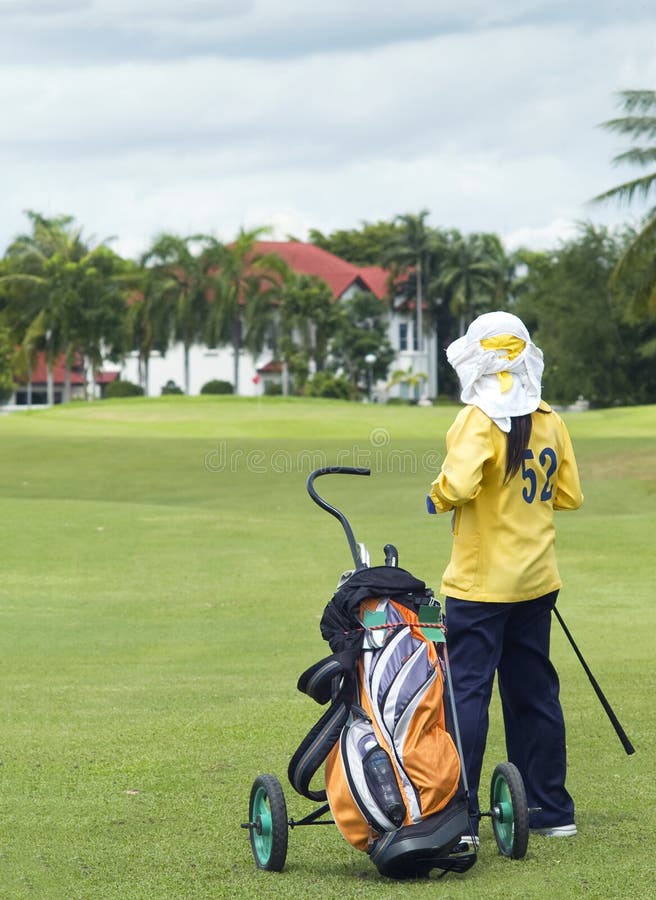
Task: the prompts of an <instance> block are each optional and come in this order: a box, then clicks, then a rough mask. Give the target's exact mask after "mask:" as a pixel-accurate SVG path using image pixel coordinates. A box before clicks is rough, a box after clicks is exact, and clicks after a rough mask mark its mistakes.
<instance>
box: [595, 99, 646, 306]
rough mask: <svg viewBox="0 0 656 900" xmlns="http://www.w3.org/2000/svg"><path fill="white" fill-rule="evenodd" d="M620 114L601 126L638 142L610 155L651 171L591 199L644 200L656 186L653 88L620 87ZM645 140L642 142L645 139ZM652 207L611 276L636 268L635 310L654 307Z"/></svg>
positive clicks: (598, 200) (620, 275) (618, 160)
mask: <svg viewBox="0 0 656 900" xmlns="http://www.w3.org/2000/svg"><path fill="white" fill-rule="evenodd" d="M620 97H621V98H622V105H623V109H624V113H625V115H624V116H621V117H619V118H615V119H609V120H608V121H607V122H603V123H602V128H605V129H606V130H607V131H611V132H613V133H615V134H621V135H628V136H629V137H631V138H633V139H634V140H636V141H640V142H641V144H640V145H638V146H635V147H631V148H630V149H629V150H625V151H624V152H623V153H620V154H619V155H618V156H616V157H614V158H613V162H614V163H616V164H622V163H628V164H629V165H633V166H641V167H643V168H644V167H646V166H651V167H652V171H650V172H648V173H646V174H645V175H641V176H639V177H637V178H632V179H631V180H629V181H625V182H623V183H622V184H619V185H617V187H614V188H611V189H610V190H608V191H604V193H603V194H599V195H598V196H597V197H595V198H594V201H593V202H602V201H606V200H610V199H617V200H620V201H624V202H626V203H631V202H632V201H633V199H634V198H635V197H636V196H638V197H641V198H642V199H643V200H648V199H649V198H650V197H651V196H652V193H653V190H654V188H655V187H656V170H655V169H653V166H654V165H655V164H656V145H655V144H654V139H655V138H656V91H621V92H620ZM645 142H646V143H645ZM655 243H656V207H653V206H652V208H651V209H650V210H649V212H648V213H647V215H646V217H645V219H644V222H643V224H642V227H641V228H640V229H639V230H638V231H637V232H636V233H635V234H634V236H633V239H632V240H631V241H630V242H629V244H628V246H627V248H626V250H625V251H624V253H623V254H622V256H621V257H620V260H619V262H618V264H617V266H616V267H615V270H614V273H613V276H612V279H613V280H617V279H618V278H620V277H622V276H623V275H625V274H627V273H628V272H629V270H632V271H640V272H641V279H640V284H639V288H638V291H637V294H636V304H635V305H636V310H638V311H643V312H649V311H656V254H655V253H654V245H655Z"/></svg>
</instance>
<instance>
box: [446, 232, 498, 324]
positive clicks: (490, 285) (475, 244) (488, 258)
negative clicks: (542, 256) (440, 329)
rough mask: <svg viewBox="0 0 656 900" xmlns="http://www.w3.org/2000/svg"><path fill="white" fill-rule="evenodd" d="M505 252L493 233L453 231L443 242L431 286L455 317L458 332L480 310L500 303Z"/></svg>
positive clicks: (488, 308) (483, 310) (485, 309)
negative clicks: (450, 237)
mask: <svg viewBox="0 0 656 900" xmlns="http://www.w3.org/2000/svg"><path fill="white" fill-rule="evenodd" d="M504 275H505V254H504V251H503V248H502V246H501V242H500V241H499V239H498V237H496V235H490V234H469V235H464V236H463V235H457V236H455V237H454V239H453V240H451V241H450V242H449V243H448V244H447V245H446V252H445V254H444V257H443V265H442V268H441V269H440V272H439V275H438V276H437V278H436V280H435V287H436V289H437V290H438V291H440V292H441V293H442V294H443V296H444V298H445V299H446V301H447V302H448V304H449V307H450V309H451V312H452V314H453V315H454V316H457V318H458V320H459V334H460V335H463V334H464V333H465V331H466V329H467V326H468V325H469V323H470V322H471V321H472V320H473V319H474V318H475V317H476V316H477V315H478V314H479V313H481V312H485V311H489V310H490V309H491V308H492V307H493V306H501V305H503V304H502V302H501V301H502V297H501V296H500V294H501V290H500V287H501V283H502V279H503V278H504Z"/></svg>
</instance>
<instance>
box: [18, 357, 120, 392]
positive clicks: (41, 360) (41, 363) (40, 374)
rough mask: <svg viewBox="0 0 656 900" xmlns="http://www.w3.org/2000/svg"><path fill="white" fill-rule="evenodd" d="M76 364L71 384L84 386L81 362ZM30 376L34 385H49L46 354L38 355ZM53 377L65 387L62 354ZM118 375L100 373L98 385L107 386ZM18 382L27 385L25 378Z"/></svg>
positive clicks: (72, 370) (64, 369) (19, 378)
mask: <svg viewBox="0 0 656 900" xmlns="http://www.w3.org/2000/svg"><path fill="white" fill-rule="evenodd" d="M76 363H77V364H76V365H75V366H73V367H72V368H71V384H84V375H83V374H82V372H81V371H80V368H81V367H80V364H79V361H76ZM30 374H31V377H30V382H31V383H32V384H34V385H37V384H43V385H45V384H47V383H48V366H47V365H46V355H45V353H37V355H36V358H35V360H34V363H33V365H32V371H31V373H30ZM52 375H53V381H54V383H55V384H61V385H63V384H64V383H65V380H66V365H65V357H64V354H61V356H58V357H57V359H56V360H55V365H54V366H53V370H52ZM118 375H119V373H118V372H98V374H97V375H96V384H107V382H109V381H114V380H115V379H117V378H118ZM16 380H17V381H18V383H19V384H25V383H26V382H27V379H26V378H25V377H22V378H21V377H20V376H19V377H18V378H17V379H16Z"/></svg>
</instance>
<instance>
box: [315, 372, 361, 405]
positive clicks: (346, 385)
mask: <svg viewBox="0 0 656 900" xmlns="http://www.w3.org/2000/svg"><path fill="white" fill-rule="evenodd" d="M303 393H304V394H305V396H306V397H329V398H331V399H334V400H352V399H353V387H352V385H351V383H350V381H348V380H347V379H346V378H342V377H341V376H340V375H333V373H332V372H317V374H316V375H315V376H314V377H313V378H311V379H310V380H309V381H308V382H307V383H306V385H305V387H304V389H303Z"/></svg>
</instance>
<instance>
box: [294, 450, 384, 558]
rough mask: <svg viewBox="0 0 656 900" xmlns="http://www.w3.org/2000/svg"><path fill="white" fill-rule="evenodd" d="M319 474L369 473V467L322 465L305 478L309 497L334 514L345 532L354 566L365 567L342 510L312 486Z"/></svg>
mask: <svg viewBox="0 0 656 900" xmlns="http://www.w3.org/2000/svg"><path fill="white" fill-rule="evenodd" d="M320 475H371V469H356V468H354V467H353V466H323V468H321V469H315V470H314V472H312V473H311V474H310V475H309V476H308V480H307V491H308V494H309V495H310V497H312V499H313V500H314V502H315V503H316V504H317V506H320V507H321V508H322V509H325V510H326V512H329V513H330V514H331V516H335V518H336V519H339V521H340V523H341V525H342V528H343V529H344V532H345V534H346V539H347V541H348V545H349V548H350V550H351V556H352V557H353V563H354V564H355V568H356V569H365V568H366V566H365V564H364V562H363V561H362V558H361V556H360V551H359V550H358V545H357V544H356V542H355V536H354V534H353V529H352V528H351V526H350V525H349V521H348V519H347V518H346V516H345V515H344V513H343V512H340V510H339V509H337V507H336V506H331V504H330V503H328V502H327V501H326V500H324V499H323V497H321V496H319V494H318V493H317V490H316V488H315V486H314V480H315V478H319V476H320Z"/></svg>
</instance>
